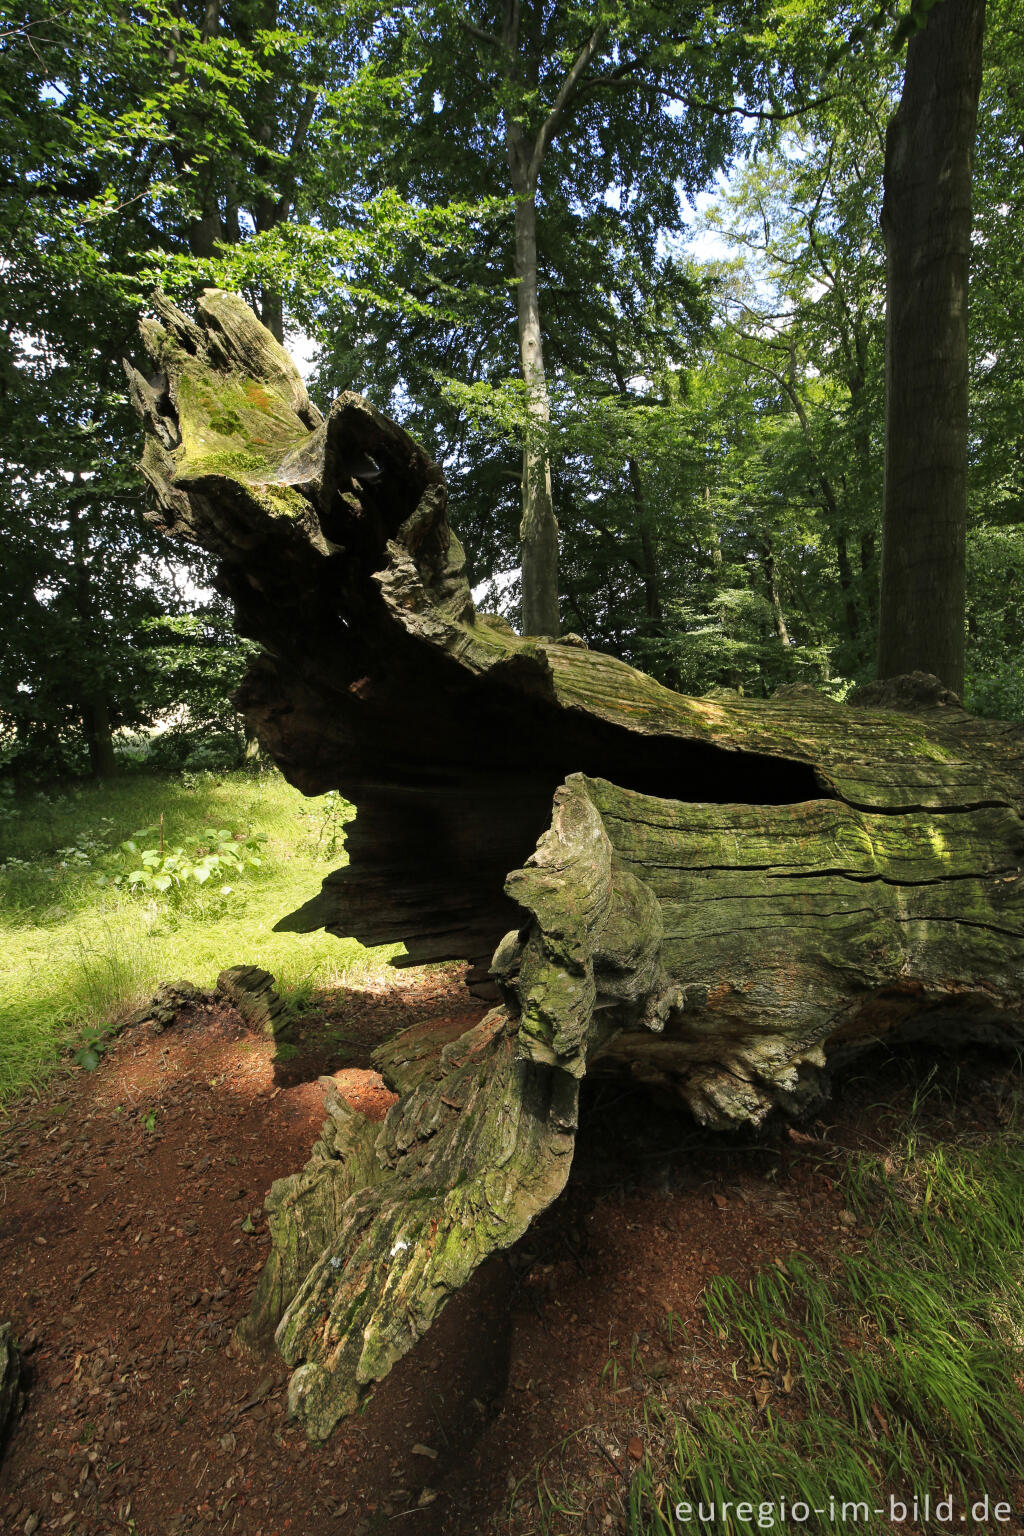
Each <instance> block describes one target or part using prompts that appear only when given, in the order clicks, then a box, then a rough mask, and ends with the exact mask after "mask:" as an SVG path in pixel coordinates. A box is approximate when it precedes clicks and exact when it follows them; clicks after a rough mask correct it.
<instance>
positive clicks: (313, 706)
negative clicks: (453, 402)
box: [130, 293, 1024, 1439]
mask: <svg viewBox="0 0 1024 1536" xmlns="http://www.w3.org/2000/svg"><path fill="white" fill-rule="evenodd" d="M160 316H161V320H160V324H159V325H158V324H156V323H155V322H149V323H147V325H146V327H145V329H144V335H145V339H146V342H147V345H148V346H149V348H150V351H151V353H152V355H153V356H154V358H155V359H156V360H157V363H158V366H160V367H161V368H162V369H163V372H162V373H160V374H158V376H157V377H156V378H155V379H152V380H147V379H144V378H142V377H141V376H140V375H138V374H134V373H132V374H131V375H130V376H131V379H132V389H133V395H134V398H135V399H136V402H137V404H138V405H139V407H140V409H141V410H142V412H143V414H144V415H145V416H146V419H147V424H148V427H149V433H148V441H147V449H146V456H145V459H144V463H143V467H144V470H145V473H146V474H147V476H148V478H149V480H150V483H151V485H152V486H153V489H154V491H155V496H156V508H157V509H156V511H155V513H154V516H155V517H156V519H157V521H158V522H159V523H160V524H161V526H163V527H164V528H165V529H166V530H167V532H169V533H170V534H172V535H174V536H179V537H183V538H186V539H190V540H193V541H194V542H196V543H199V544H201V545H202V546H203V547H205V548H207V549H209V550H211V551H212V552H213V553H214V554H215V555H216V556H217V557H218V559H219V581H220V583H221V585H222V587H223V589H224V590H225V591H226V592H227V593H228V595H229V596H230V597H231V598H232V600H233V602H234V604H235V610H236V615H237V622H238V626H239V628H240V629H241V631H242V632H243V633H245V634H247V635H250V636H252V637H254V638H256V639H258V640H260V641H261V642H262V644H263V647H264V650H263V654H262V655H261V656H260V657H259V658H258V659H257V661H256V662H255V663H254V664H253V665H252V666H251V668H250V671H249V674H248V676H247V679H246V681H245V684H244V685H243V689H242V693H241V696H240V702H241V705H242V707H243V709H244V711H245V713H246V716H247V719H248V721H249V723H250V725H251V726H252V727H253V728H254V729H255V730H256V731H257V732H258V734H259V738H260V741H261V743H262V745H263V747H264V748H265V750H266V751H267V752H268V753H269V754H270V755H271V756H272V757H273V758H274V760H275V761H276V762H277V763H278V764H279V765H280V767H281V768H282V770H283V771H284V772H285V773H286V774H287V775H288V777H289V778H290V779H291V780H292V781H293V782H294V783H296V784H298V785H299V786H300V787H301V788H302V789H304V790H307V791H309V792H319V791H323V790H326V789H329V788H337V789H340V790H341V791H342V792H343V793H344V794H345V795H346V796H347V797H348V798H349V799H351V800H352V801H354V803H355V804H356V806H357V808H358V816H357V818H356V820H355V822H354V823H353V824H352V826H351V828H350V829H349V836H348V856H349V858H348V863H347V865H346V866H345V867H344V868H343V869H341V870H339V871H337V872H336V873H335V874H333V875H331V876H329V877H328V879H327V880H326V881H325V883H324V887H323V889H322V891H321V892H320V893H319V894H318V895H315V896H312V897H311V899H310V901H309V902H307V904H306V905H305V906H304V907H303V908H302V909H301V910H300V911H299V912H298V913H294V914H292V916H291V917H290V918H288V919H286V920H285V921H284V922H283V923H282V926H288V927H291V928H294V929H299V930H308V929H314V928H318V927H325V928H327V929H328V930H330V931H332V932H336V933H339V934H344V935H349V934H354V935H355V936H356V937H358V938H360V939H362V940H363V941H364V942H366V943H370V944H372V943H380V942H385V941H390V940H402V941H404V942H405V944H406V947H407V952H408V955H407V960H408V963H419V962H423V961H431V960H442V959H453V958H455V959H465V960H468V961H470V962H472V964H473V968H474V969H473V972H472V975H473V977H474V980H475V983H480V984H486V985H488V986H489V987H490V988H491V994H492V997H493V996H496V997H497V999H498V1005H497V1006H496V1007H495V1008H494V1009H493V1010H492V1012H491V1013H490V1014H489V1015H488V1016H487V1018H486V1019H485V1020H484V1021H483V1022H482V1023H481V1024H479V1025H478V1026H477V1027H476V1028H475V1029H474V1030H473V1031H470V1032H469V1033H468V1034H466V1035H464V1036H462V1037H460V1038H457V1039H454V1040H452V1039H449V1038H446V1037H445V1035H444V1033H443V1032H442V1033H441V1034H440V1035H438V1036H437V1037H433V1036H432V1035H431V1033H430V1031H424V1030H423V1029H422V1028H420V1029H419V1030H417V1031H414V1032H411V1033H410V1035H408V1036H404V1037H399V1039H398V1040H396V1041H393V1042H391V1043H390V1044H389V1046H388V1047H387V1048H386V1049H385V1050H384V1051H383V1052H382V1053H381V1056H380V1066H381V1070H382V1071H383V1072H384V1074H385V1076H386V1077H387V1078H388V1080H389V1081H390V1082H391V1084H392V1086H393V1087H394V1088H395V1089H396V1091H397V1092H398V1093H399V1094H400V1098H399V1101H398V1103H397V1104H396V1105H395V1106H394V1107H393V1108H392V1110H391V1111H390V1112H389V1115H388V1117H387V1120H386V1121H385V1123H384V1125H383V1126H374V1125H371V1124H369V1123H368V1122H366V1121H364V1120H362V1119H361V1118H359V1117H357V1116H353V1115H352V1114H351V1113H350V1112H349V1111H348V1110H347V1109H346V1107H345V1106H344V1104H343V1102H342V1101H341V1100H340V1099H339V1097H338V1095H337V1093H336V1092H335V1091H334V1089H333V1087H329V1088H328V1102H327V1110H328V1121H327V1124H326V1126H325V1129H324V1133H323V1135H322V1137H321V1139H320V1141H319V1142H318V1144H317V1146H316V1148H315V1149H314V1153H313V1157H312V1159H311V1161H310V1163H309V1164H308V1165H307V1167H306V1168H305V1169H304V1170H303V1171H302V1172H301V1173H300V1174H297V1175H295V1176H294V1177H292V1178H290V1179H286V1180H282V1181H280V1182H279V1183H278V1184H276V1185H275V1186H274V1188H273V1190H272V1191H271V1195H270V1198H269V1200H268V1210H269V1212H270V1219H271V1229H272V1233H273V1240H274V1246H273V1251H272V1254H271V1258H270V1260H269V1262H268V1265H267V1269H266V1271H265V1273H264V1276H263V1278H262V1280H261V1282H260V1287H259V1290H258V1293H257V1298H256V1302H255V1305H254V1307H253V1310H252V1312H251V1314H250V1316H249V1318H247V1319H246V1320H245V1322H243V1324H242V1325H241V1326H240V1328H239V1332H238V1338H239V1342H240V1343H241V1344H243V1345H245V1346H246V1347H248V1348H256V1349H260V1348H265V1347H267V1346H268V1345H269V1344H270V1343H271V1341H276V1344H277V1347H278V1348H279V1349H280V1350H281V1352H282V1353H283V1355H284V1356H285V1358H286V1359H287V1360H288V1362H289V1363H290V1364H292V1365H293V1366H294V1367H295V1373H294V1375H293V1378H292V1390H291V1405H292V1409H293V1412H294V1413H295V1414H296V1415H297V1416H298V1417H299V1418H300V1419H301V1420H302V1421H303V1423H304V1425H305V1427H306V1429H307V1432H308V1433H309V1434H310V1436H311V1437H313V1438H315V1439H322V1438H323V1437H324V1436H325V1435H326V1434H327V1433H329V1431H330V1429H331V1427H332V1425H333V1424H334V1423H335V1422H336V1420H337V1419H338V1417H339V1416H340V1415H341V1414H343V1413H346V1412H349V1411H351V1410H352V1408H353V1407H354V1406H355V1405H356V1403H357V1402H358V1400H359V1398H360V1396H361V1395H362V1394H363V1393H364V1392H365V1391H366V1390H367V1389H368V1388H369V1387H370V1386H371V1385H372V1383H373V1382H375V1381H377V1380H380V1378H381V1377H382V1376H383V1375H385V1374H386V1373H387V1371H388V1370H390V1369H391V1367H392V1365H393V1364H394V1363H395V1361H396V1360H397V1359H399V1358H400V1357H401V1355H403V1354H404V1353H405V1352H406V1351H407V1350H408V1349H409V1348H410V1347H411V1345H412V1344H413V1343H414V1342H415V1340H416V1339H417V1338H418V1337H419V1336H420V1335H421V1334H422V1332H423V1331H424V1329H425V1328H426V1327H428V1326H429V1324H430V1322H431V1320H432V1318H433V1317H434V1316H435V1315H436V1314H437V1312H438V1310H439V1309H440V1307H441V1306H443V1304H444V1302H445V1300H446V1299H447V1297H448V1296H449V1295H450V1294H451V1292H452V1291H453V1290H454V1289H456V1288H457V1287H458V1286H460V1285H461V1284H463V1283H464V1281H465V1280H466V1278H467V1277H468V1275H469V1274H470V1273H471V1272H472V1270H473V1269H474V1268H475V1267H476V1265H477V1264H479V1263H480V1261H481V1260H482V1259H483V1258H484V1257H486V1255H487V1254H488V1253H490V1252H493V1251H494V1250H495V1249H496V1248H500V1247H504V1246H507V1245H508V1244H509V1243H511V1242H514V1241H515V1240H516V1238H517V1237H518V1236H519V1235H520V1234H521V1233H522V1232H523V1231H524V1230H525V1228H526V1226H527V1225H528V1223H529V1222H530V1221H531V1220H532V1219H533V1217H534V1216H535V1215H536V1214H537V1212H539V1211H540V1210H541V1209H543V1207H544V1206H545V1205H547V1204H548V1203H549V1202H550V1201H551V1200H553V1199H554V1198H555V1197H556V1195H557V1194H558V1192H559V1190H560V1189H561V1188H562V1187H563V1185H564V1183H565V1179H566V1177H567V1174H568V1170H569V1166H570V1162H571V1157H572V1148H573V1138H574V1127H575V1114H576V1101H577V1092H578V1085H579V1081H580V1079H581V1077H582V1076H583V1075H584V1074H585V1073H587V1072H590V1073H596V1072H618V1073H629V1074H631V1075H633V1076H634V1077H637V1078H639V1079H640V1080H641V1081H644V1082H647V1083H649V1084H650V1085H651V1086H652V1088H654V1089H656V1090H657V1091H659V1092H660V1093H661V1094H662V1095H671V1096H672V1099H673V1101H674V1102H677V1103H678V1104H679V1105H680V1109H681V1112H686V1113H690V1114H692V1115H694V1116H696V1118H697V1119H698V1120H699V1121H701V1122H703V1123H705V1124H709V1125H713V1126H730V1125H736V1124H744V1123H747V1124H750V1123H753V1124H755V1125H757V1124H760V1123H762V1122H763V1121H764V1119H765V1118H766V1116H768V1115H769V1113H771V1112H772V1111H773V1110H781V1111H783V1112H787V1113H794V1112H798V1111H799V1110H801V1109H802V1108H805V1107H806V1106H807V1105H808V1103H809V1102H812V1101H814V1100H816V1099H817V1098H819V1097H820V1095H821V1094H822V1092H823V1091H824V1089H825V1087H826V1082H827V1070H828V1064H829V1061H830V1059H832V1056H833V1055H834V1053H835V1052H836V1051H844V1050H846V1049H848V1048H849V1047H850V1045H851V1043H853V1042H861V1041H864V1040H868V1039H872V1038H874V1037H876V1036H877V1035H879V1034H882V1033H884V1032H885V1031H886V1030H888V1029H890V1028H892V1027H896V1026H898V1027H900V1028H903V1029H916V1030H918V1031H919V1032H922V1033H925V1034H928V1033H929V1032H938V1031H939V1030H944V1031H948V1032H957V1031H965V1030H967V1031H972V1032H974V1033H980V1034H982V1035H992V1034H998V1035H1000V1036H1001V1037H1007V1036H1011V1037H1012V1036H1016V1035H1017V1034H1018V1033H1019V1031H1020V1030H1021V1026H1022V1021H1024V944H1022V938H1024V879H1022V873H1021V866H1022V864H1024V824H1022V820H1021V810H1022V806H1021V799H1022V794H1024V790H1022V781H1024V775H1022V771H1021V770H1022V764H1024V734H1022V732H1021V731H1020V730H1019V729H1018V728H1016V727H1013V726H1009V725H1006V724H999V723H993V722H987V721H982V720H977V719H974V718H972V717H971V716H969V715H967V714H966V713H965V712H964V711H963V710H962V709H960V707H959V706H958V704H957V703H956V701H955V699H953V698H952V697H951V696H949V695H948V694H945V693H943V692H942V690H940V689H937V688H936V687H935V686H934V685H933V683H932V682H929V680H927V679H924V680H921V679H919V680H918V681H917V682H916V683H913V682H912V683H910V684H907V685H902V684H901V685H900V686H899V687H898V688H897V689H896V690H895V693H894V696H893V697H891V698H887V699H880V700H878V701H877V702H878V703H879V705H883V704H884V705H885V706H887V707H864V708H850V707H847V706H839V705H835V704H832V703H830V702H828V701H827V700H823V699H821V698H820V697H818V696H817V695H815V694H813V692H812V691H810V690H806V689H791V690H788V691H786V692H785V693H783V694H780V695H778V696H776V698H775V699H773V700H772V701H770V702H769V703H767V704H766V703H759V702H754V701H750V700H745V699H741V698H739V697H719V696H716V697H714V698H705V699H690V698H684V697H682V696H681V695H679V694H676V693H673V692H671V691H670V690H668V689H666V688H663V687H661V686H660V685H659V684H657V683H656V682H654V681H653V680H652V679H651V678H648V677H645V676H644V675H643V674H641V673H639V672H636V671H634V670H633V669H631V668H629V667H627V666H625V665H623V664H622V663H621V662H619V661H616V660H615V659H614V658H612V657H609V656H605V655H601V654H599V653H596V652H591V651H588V650H587V649H586V648H585V647H581V646H579V645H578V644H573V643H570V642H569V641H563V642H561V643H557V642H554V641H548V640H538V639H535V638H530V637H519V636H517V635H515V634H514V633H513V632H512V631H511V629H510V628H509V626H508V625H507V624H505V623H504V622H503V621H502V620H501V619H498V618H495V617H493V616H488V615H485V614H479V613H477V612H476V611H475V609H474V606H473V603H472V600H471V597H470V591H469V585H468V582H467V579H466V575H465V571H464V560H463V555H462V551H461V549H460V546H459V544H458V541H457V539H456V538H455V536H454V535H453V534H452V532H451V530H450V528H449V524H448V518H447V493H446V490H445V487H444V484H443V482H442V479H441V475H440V473H439V471H438V470H437V468H436V466H435V465H433V464H432V463H431V461H430V460H429V458H428V457H427V455H426V454H425V453H424V452H423V450H422V449H421V448H420V447H419V446H418V445H417V444H416V443H414V442H413V441H412V439H411V438H409V437H408V436H407V434H405V433H404V432H403V431H402V430H401V429H400V428H399V427H397V426H396V425H395V424H394V423H393V422H390V421H388V420H387V419H386V418H384V417H382V416H381V415H379V414H378V413H377V412H375V411H374V410H373V409H372V408H371V407H370V406H369V405H367V403H366V402H365V401H363V400H361V399H360V398H359V397H358V396H355V395H351V394H346V395H343V396H342V397H341V398H340V399H339V400H337V401H336V402H335V403H334V405H333V407H332V409H331V412H330V414H329V416H328V417H327V419H326V421H320V419H319V418H318V416H317V415H316V413H315V412H314V411H313V410H312V408H311V407H310V406H309V403H308V401H307V400H306V398H305V391H304V390H303V389H302V386H301V382H300V381H299V379H298V376H297V375H296V374H295V373H294V370H293V369H291V365H290V363H289V362H288V359H287V357H286V355H285V354H284V353H283V351H282V350H281V349H280V348H279V347H277V344H276V342H274V341H273V338H271V337H269V336H268V335H267V333H266V332H264V331H263V330H262V327H260V326H259V324H258V322H257V321H256V320H255V317H254V316H252V315H251V313H250V312H249V311H248V310H247V309H246V308H245V306H244V305H243V304H242V302H241V300H238V299H233V298H231V297H230V296H228V295H225V294H217V293H214V294H210V295H207V296H206V297H205V298H204V299H203V301H202V302H201V303H200V305H199V308H198V314H197V319H196V320H195V321H193V320H190V319H188V318H187V317H186V316H184V315H181V314H180V313H179V312H178V311H176V310H174V309H173V308H172V307H171V306H169V305H167V304H166V302H165V301H161V305H160ZM186 377H191V378H194V379H198V380H201V381H202V387H201V390H200V389H199V388H196V389H194V390H192V391H191V392H190V390H189V389H185V390H184V391H183V389H182V383H183V380H184V379H185V378H186ZM183 395H184V398H185V401H186V412H187V415H188V419H187V420H186V422H185V423H184V424H183V422H182V400H183ZM243 400H244V401H248V402H250V403H252V402H257V406H254V409H255V410H256V411H257V414H260V413H262V415H263V416H264V417H266V418H267V419H268V420H270V421H271V422H272V423H273V431H272V433H269V434H268V432H267V431H265V430H263V429H262V428H261V429H260V430H259V431H258V432H257V433H256V435H257V436H258V437H259V438H260V439H261V441H260V442H257V443H255V444H254V443H253V442H252V441H251V440H250V437H249V435H248V434H250V433H252V432H254V431H256V429H255V428H254V427H253V426H252V424H251V423H252V420H253V417H251V416H248V415H245V414H244V412H243V408H242V406H241V405H240V404H239V402H240V401H243ZM228 408H230V412H232V413H234V414H235V415H237V416H238V419H239V421H240V422H241V423H242V430H241V431H240V432H234V433H232V434H231V437H232V444H233V447H234V449H235V450H236V451H237V453H238V455H239V456H238V458H237V459H236V460H235V461H234V463H233V464H232V463H231V462H229V461H228V459H227V458H225V452H226V450H225V448H224V447H223V444H222V443H221V442H220V438H222V437H223V436H224V434H223V433H222V432H220V431H219V428H218V427H217V426H216V423H220V425H221V426H222V425H223V424H224V422H225V420H226V419H227V413H228ZM204 412H206V413H207V418H208V419H204V416H203V413H204ZM211 431H212V432H213V434H214V435H213V436H211ZM236 439H237V441H235V440H236ZM894 703H895V704H896V705H897V706H899V707H898V708H895V709H894V708H892V707H891V705H892V704H894Z"/></svg>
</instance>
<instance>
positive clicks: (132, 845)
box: [96, 817, 267, 896]
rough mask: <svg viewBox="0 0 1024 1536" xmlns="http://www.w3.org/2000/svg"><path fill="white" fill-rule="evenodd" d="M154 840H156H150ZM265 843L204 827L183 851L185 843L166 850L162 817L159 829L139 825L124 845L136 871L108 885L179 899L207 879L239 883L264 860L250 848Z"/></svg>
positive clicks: (225, 888) (102, 878) (257, 835)
mask: <svg viewBox="0 0 1024 1536" xmlns="http://www.w3.org/2000/svg"><path fill="white" fill-rule="evenodd" d="M157 836H159V841H158V842H153V841H151V840H152V839H153V838H154V837H157ZM266 841H267V836H266V833H265V832H252V831H245V832H233V831H232V830H231V828H230V827H204V828H203V831H202V832H201V833H200V834H199V837H198V839H197V840H195V841H193V843H192V844H191V846H190V847H189V848H188V850H187V851H186V848H185V846H184V845H183V844H179V845H178V847H176V848H168V847H166V846H165V844H164V829H163V818H162V817H161V819H160V822H159V824H158V825H156V826H152V827H143V829H142V831H141V832H133V833H132V836H131V837H130V838H128V839H126V840H125V841H124V842H122V844H121V850H122V852H124V853H127V854H131V855H132V857H133V860H134V861H136V862H135V867H134V868H133V869H131V870H130V871H129V872H128V874H127V875H120V874H118V875H114V876H113V877H110V878H111V883H112V884H114V885H115V886H118V885H122V884H124V885H128V886H132V887H134V888H136V889H137V890H139V891H140V892H146V893H150V892H153V893H156V894H158V895H179V894H180V893H181V891H182V890H183V889H184V887H185V886H187V885H188V884H189V882H190V881H194V882H195V884H196V885H205V884H206V882H207V881H208V880H214V879H216V880H224V879H226V878H234V879H238V878H240V877H241V876H242V875H243V874H244V873H245V871H246V870H247V869H259V868H260V866H261V865H262V863H263V860H262V859H261V858H260V857H259V855H258V854H257V853H255V852H254V851H253V850H254V848H259V847H261V846H262V845H263V844H265V843H266ZM96 883H97V885H106V884H107V883H108V876H107V875H102V874H101V875H99V876H98V877H97V880H96ZM232 891H233V888H232V887H231V886H230V885H221V886H220V887H219V894H220V895H221V896H230V895H231V894H232Z"/></svg>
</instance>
